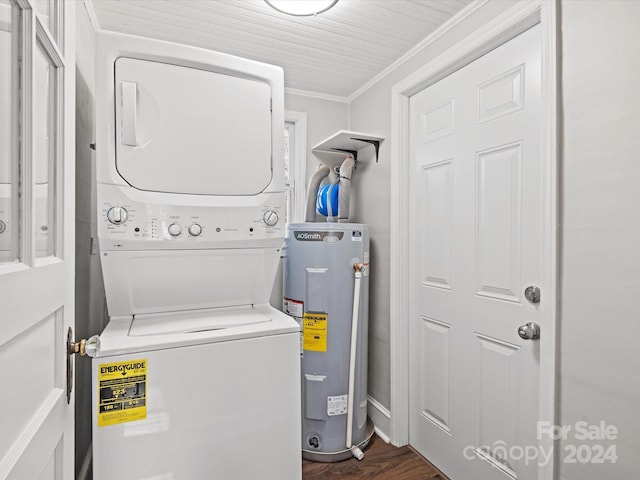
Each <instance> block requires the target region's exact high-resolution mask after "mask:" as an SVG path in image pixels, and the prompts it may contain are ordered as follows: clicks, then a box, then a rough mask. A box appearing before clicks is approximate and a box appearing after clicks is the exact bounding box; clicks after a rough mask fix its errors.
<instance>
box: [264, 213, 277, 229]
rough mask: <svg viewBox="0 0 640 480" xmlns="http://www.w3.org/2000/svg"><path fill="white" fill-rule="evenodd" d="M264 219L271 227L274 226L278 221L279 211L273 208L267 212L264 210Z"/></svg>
mask: <svg viewBox="0 0 640 480" xmlns="http://www.w3.org/2000/svg"><path fill="white" fill-rule="evenodd" d="M262 220H264V223H266V224H267V225H269V226H270V227H273V226H274V225H275V224H276V223H278V220H279V218H278V213H277V212H275V211H273V210H267V211H266V212H264V215H262Z"/></svg>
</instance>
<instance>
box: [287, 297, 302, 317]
mask: <svg viewBox="0 0 640 480" xmlns="http://www.w3.org/2000/svg"><path fill="white" fill-rule="evenodd" d="M282 311H283V312H284V313H286V314H287V315H291V316H292V317H297V318H302V312H304V302H301V301H300V300H293V299H291V298H287V297H284V298H283V299H282Z"/></svg>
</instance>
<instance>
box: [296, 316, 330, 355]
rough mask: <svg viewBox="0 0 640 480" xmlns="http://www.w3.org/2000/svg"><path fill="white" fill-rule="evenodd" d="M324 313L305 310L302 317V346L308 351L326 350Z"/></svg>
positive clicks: (325, 320) (325, 318)
mask: <svg viewBox="0 0 640 480" xmlns="http://www.w3.org/2000/svg"><path fill="white" fill-rule="evenodd" d="M327 318H328V315H327V314H326V313H310V312H305V314H304V317H303V318H302V334H303V348H304V349H305V350H308V351H310V352H326V351H327Z"/></svg>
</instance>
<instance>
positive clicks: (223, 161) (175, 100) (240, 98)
mask: <svg viewBox="0 0 640 480" xmlns="http://www.w3.org/2000/svg"><path fill="white" fill-rule="evenodd" d="M115 92H116V96H115V102H116V105H115V111H116V138H115V140H116V167H117V169H118V173H119V174H120V176H122V178H123V179H124V180H125V181H126V182H127V183H129V185H131V186H132V187H135V188H137V189H140V190H149V191H156V192H168V193H183V194H200V195H256V194H258V193H260V192H262V191H263V190H264V189H265V188H266V187H267V186H268V185H269V183H270V182H271V134H272V129H271V90H270V87H269V85H268V84H266V83H264V82H260V81H255V80H250V79H246V78H240V77H234V76H231V75H225V74H221V73H216V72H211V71H205V70H198V69H196V68H188V67H183V66H178V65H171V64H167V63H159V62H153V61H147V60H139V59H132V58H119V59H118V60H117V61H116V62H115Z"/></svg>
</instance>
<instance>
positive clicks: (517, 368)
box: [409, 26, 554, 480]
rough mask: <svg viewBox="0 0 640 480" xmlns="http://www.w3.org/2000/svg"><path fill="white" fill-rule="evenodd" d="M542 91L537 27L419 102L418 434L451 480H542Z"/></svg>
mask: <svg viewBox="0 0 640 480" xmlns="http://www.w3.org/2000/svg"><path fill="white" fill-rule="evenodd" d="M540 94H541V27H540V26H536V27H534V28H532V29H530V30H528V31H526V32H525V33H523V34H521V35H519V36H518V37H516V38H514V39H513V40H511V41H509V42H508V43H506V44H504V45H502V46H500V47H498V48H497V49H495V50H493V51H492V52H490V53H488V54H487V55H485V56H483V57H481V58H479V59H478V60H476V61H475V62H473V63H471V64H469V65H467V66H466V67H464V68H462V69H460V70H458V71H457V72H455V73H453V74H452V75H450V76H448V77H446V78H445V79H443V80H441V81H439V82H437V83H436V84H434V85H432V86H430V87H428V88H426V89H425V90H423V91H422V92H420V93H418V94H416V95H415V96H413V97H411V99H410V115H411V117H410V122H411V123H410V126H411V131H410V142H411V144H410V145H411V162H412V168H413V169H414V170H413V175H412V180H411V187H410V188H411V190H410V198H411V211H410V218H411V239H410V245H411V247H410V249H411V258H412V259H414V260H415V261H412V262H411V265H412V266H411V272H410V275H411V277H410V278H411V288H412V291H411V305H410V315H411V320H410V338H411V345H410V358H411V363H410V365H411V366H410V373H409V375H410V379H411V381H410V430H409V438H410V443H411V444H412V445H413V446H414V447H415V448H416V449H417V450H418V451H419V452H420V453H422V454H423V455H424V456H425V457H427V458H428V459H429V460H430V461H432V462H433V463H434V464H435V465H436V466H437V467H439V468H440V469H441V470H442V471H443V472H444V473H445V474H447V475H448V476H449V477H450V478H451V479H452V480H469V479H482V480H492V479H502V478H519V479H527V480H532V479H534V478H535V479H537V478H538V469H539V462H540V463H543V462H544V461H545V458H544V454H546V453H547V452H541V451H540V448H539V441H538V438H537V430H536V423H537V420H538V418H539V413H538V408H539V395H540V368H539V367H540V364H539V360H540V358H539V353H540V344H541V342H544V341H545V339H549V340H550V339H551V338H553V335H554V333H553V332H552V331H549V330H548V329H545V327H547V326H548V325H549V324H550V319H549V318H548V317H549V314H548V313H547V311H546V310H545V309H544V308H541V307H542V306H544V302H545V296H544V294H545V287H547V285H544V284H543V282H544V281H546V279H547V278H548V272H545V271H544V269H545V268H546V264H545V263H543V259H544V258H547V256H546V255H548V252H547V253H545V252H544V251H543V248H545V246H544V245H545V244H544V242H543V238H542V235H543V232H544V227H545V222H549V221H550V219H549V218H545V214H544V212H543V208H542V207H543V203H544V202H543V194H544V188H545V187H544V184H543V168H542V162H541V148H540V144H541V138H540V130H541V120H540V119H541V117H540ZM529 286H534V287H538V288H540V289H541V291H542V295H541V302H540V303H536V302H535V300H534V301H533V302H530V301H528V300H527V299H526V297H525V294H524V292H525V289H526V288H527V287H529ZM529 322H533V323H535V324H537V325H539V326H540V328H541V336H540V338H539V339H523V338H521V336H520V335H519V332H518V329H519V327H520V326H522V325H525V324H527V323H529ZM549 328H551V327H549ZM524 333H527V332H526V331H525V332H524ZM534 449H535V451H534ZM521 453H522V455H521ZM528 457H532V458H528Z"/></svg>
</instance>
